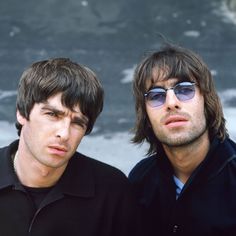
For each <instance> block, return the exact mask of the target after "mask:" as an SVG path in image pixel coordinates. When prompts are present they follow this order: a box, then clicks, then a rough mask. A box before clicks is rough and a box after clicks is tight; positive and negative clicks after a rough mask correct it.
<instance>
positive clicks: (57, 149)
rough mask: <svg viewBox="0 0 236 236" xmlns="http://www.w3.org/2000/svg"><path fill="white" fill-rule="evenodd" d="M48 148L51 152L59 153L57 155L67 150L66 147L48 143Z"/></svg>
mask: <svg viewBox="0 0 236 236" xmlns="http://www.w3.org/2000/svg"><path fill="white" fill-rule="evenodd" d="M49 149H50V150H51V152H52V153H53V154H59V155H62V154H64V153H66V152H67V151H68V149H67V148H66V147H64V146H60V145H50V146H49Z"/></svg>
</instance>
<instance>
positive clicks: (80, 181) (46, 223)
mask: <svg viewBox="0 0 236 236" xmlns="http://www.w3.org/2000/svg"><path fill="white" fill-rule="evenodd" d="M17 145H18V144H17V142H14V143H13V144H11V145H10V146H8V147H4V148H2V149H0V235H1V236H13V235H14V236H26V235H32V236H54V235H55V236H58V235H68V236H115V235H117V236H123V235H124V236H126V235H133V234H135V232H133V231H132V230H133V224H134V223H135V222H134V221H135V217H136V212H135V211H136V209H135V207H134V199H133V194H132V192H131V188H130V184H129V181H128V180H127V178H126V176H125V175H124V174H123V173H122V172H121V171H119V170H118V169H116V168H114V167H111V166H109V165H106V164H104V163H101V162H99V161H96V160H94V159H91V158H88V157H86V156H84V155H82V154H79V153H76V154H75V155H74V156H73V157H72V158H71V160H70V161H69V164H68V166H67V168H66V170H65V172H64V174H63V175H62V177H61V178H60V180H59V181H58V182H57V184H56V185H55V186H54V187H53V188H52V190H51V191H50V192H49V193H48V195H47V196H46V198H45V199H44V200H43V202H42V203H41V205H40V207H39V209H37V210H36V209H35V207H34V204H33V202H32V200H31V199H30V197H29V196H28V195H27V193H26V191H25V190H24V188H23V187H22V185H21V184H20V183H19V181H18V179H17V177H16V175H15V173H14V170H13V166H12V161H11V153H13V152H15V150H16V148H17Z"/></svg>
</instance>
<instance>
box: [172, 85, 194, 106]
mask: <svg viewBox="0 0 236 236" xmlns="http://www.w3.org/2000/svg"><path fill="white" fill-rule="evenodd" d="M174 92H175V95H176V97H177V98H178V99H179V100H180V101H187V100H190V99H192V98H193V97H194V95H195V87H194V84H192V83H190V82H183V83H180V84H178V85H177V86H176V87H175V89H174Z"/></svg>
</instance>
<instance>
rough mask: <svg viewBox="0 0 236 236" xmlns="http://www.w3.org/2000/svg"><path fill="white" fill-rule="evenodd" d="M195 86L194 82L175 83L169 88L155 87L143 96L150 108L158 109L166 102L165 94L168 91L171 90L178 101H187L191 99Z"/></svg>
mask: <svg viewBox="0 0 236 236" xmlns="http://www.w3.org/2000/svg"><path fill="white" fill-rule="evenodd" d="M195 85H196V83H194V82H190V81H185V82H180V83H177V84H176V85H175V86H174V87H171V88H163V87H155V88H152V89H150V90H149V91H148V92H147V93H145V94H144V96H145V99H146V102H147V104H148V105H150V106H151V107H160V106H162V105H163V104H164V103H165V101H166V94H167V91H168V90H173V91H174V94H175V96H176V97H177V98H178V100H179V101H187V100H190V99H192V98H193V97H194V95H195Z"/></svg>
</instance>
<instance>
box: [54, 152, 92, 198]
mask: <svg viewBox="0 0 236 236" xmlns="http://www.w3.org/2000/svg"><path fill="white" fill-rule="evenodd" d="M93 173H94V172H93V168H92V166H91V165H90V164H89V163H88V157H86V156H84V155H82V154H80V153H75V154H74V156H73V157H72V158H71V160H70V161H69V163H68V166H67V168H66V170H65V172H64V174H63V175H62V177H61V178H60V180H59V181H58V183H57V186H58V187H59V188H60V189H61V191H62V192H63V193H64V194H69V195H74V196H79V197H93V196H94V195H95V178H94V175H93Z"/></svg>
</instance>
